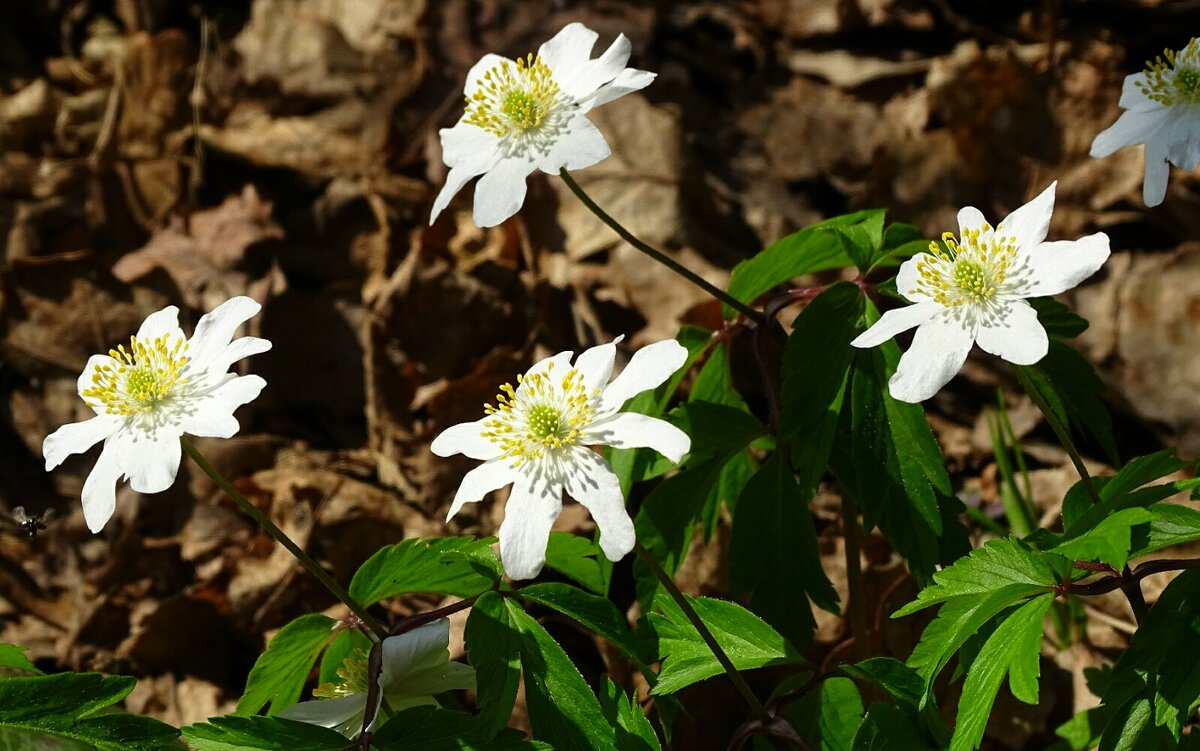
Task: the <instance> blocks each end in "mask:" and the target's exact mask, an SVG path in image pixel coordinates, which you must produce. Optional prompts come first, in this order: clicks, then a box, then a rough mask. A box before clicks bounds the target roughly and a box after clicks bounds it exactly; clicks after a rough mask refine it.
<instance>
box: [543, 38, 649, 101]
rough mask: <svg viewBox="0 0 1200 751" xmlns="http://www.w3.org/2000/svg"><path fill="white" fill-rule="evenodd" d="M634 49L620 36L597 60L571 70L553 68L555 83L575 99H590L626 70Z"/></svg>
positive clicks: (586, 62)
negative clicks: (630, 54) (626, 64)
mask: <svg viewBox="0 0 1200 751" xmlns="http://www.w3.org/2000/svg"><path fill="white" fill-rule="evenodd" d="M632 49H633V45H631V44H630V43H629V39H628V38H627V37H626V36H625V35H624V34H620V35H618V36H617V38H616V40H614V41H613V43H612V44H611V45H609V48H608V49H607V50H605V51H604V54H603V55H601V56H600V57H598V58H596V59H595V60H587V61H585V62H584V63H583V64H581V65H577V66H575V67H573V68H571V69H569V70H563V69H561V68H560V69H555V68H554V67H553V66H551V70H553V71H554V81H555V82H556V83H557V84H558V85H559V87H560V88H561V89H562V91H563V92H564V93H565V94H566V95H567V96H569V97H571V98H573V99H583V98H585V97H589V96H591V95H592V94H594V93H595V92H596V90H597V89H599V88H600V87H601V86H603V85H604V84H606V83H608V82H609V81H612V80H613V79H614V78H616V77H617V76H618V75H620V73H621V71H623V70H625V63H627V62H629V53H630V51H631V50H632Z"/></svg>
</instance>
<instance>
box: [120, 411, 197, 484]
mask: <svg viewBox="0 0 1200 751" xmlns="http://www.w3.org/2000/svg"><path fill="white" fill-rule="evenodd" d="M110 446H111V447H113V448H114V449H115V450H116V451H117V452H118V454H117V463H118V464H119V465H120V467H121V471H122V472H123V473H124V474H125V476H126V477H128V478H129V486H130V487H131V488H133V489H134V490H136V491H137V492H139V493H161V492H162V491H164V490H166V489H167V488H169V487H171V484H172V483H174V482H175V475H177V474H178V473H179V458H180V456H181V454H182V451H183V449H182V447H181V446H180V445H179V431H178V430H172V429H171V426H164V427H162V428H160V429H159V430H157V431H155V432H154V433H147V432H145V431H142V430H138V429H136V428H135V429H131V430H125V431H122V432H120V433H117V434H115V435H114V436H113V437H112V438H111V439H109V440H108V441H106V442H105V444H104V448H105V449H106V450H107V449H108V448H109V447H110Z"/></svg>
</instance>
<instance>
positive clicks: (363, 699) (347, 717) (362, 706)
mask: <svg viewBox="0 0 1200 751" xmlns="http://www.w3.org/2000/svg"><path fill="white" fill-rule="evenodd" d="M366 709H367V696H366V694H352V695H350V696H339V697H337V698H336V699H316V700H313V701H302V702H300V703H299V704H293V705H292V706H290V707H288V708H287V709H285V710H283V711H282V712H280V713H279V714H277V715H275V716H276V717H282V718H283V719H285V720H296V721H297V722H307V723H308V724H309V725H320V726H321V727H323V728H336V727H338V726H339V725H343V724H346V723H348V722H350V721H351V720H353V719H355V718H357V719H358V720H359V722H362V716H363V712H364V711H366Z"/></svg>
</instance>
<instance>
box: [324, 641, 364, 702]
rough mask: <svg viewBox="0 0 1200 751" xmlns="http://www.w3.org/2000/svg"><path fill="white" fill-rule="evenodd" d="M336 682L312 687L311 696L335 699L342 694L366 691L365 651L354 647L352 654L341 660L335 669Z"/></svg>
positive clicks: (356, 693) (348, 694) (347, 694)
mask: <svg viewBox="0 0 1200 751" xmlns="http://www.w3.org/2000/svg"><path fill="white" fill-rule="evenodd" d="M337 674H338V677H339V678H341V680H340V681H338V682H337V683H322V684H321V685H320V686H317V687H316V688H314V689H313V696H315V697H317V698H318V699H337V698H340V697H343V696H355V695H359V694H365V693H367V681H368V679H369V678H370V674H369V672H368V670H367V653H366V652H364V651H363V650H362V649H361V648H358V647H356V648H355V649H354V654H353V655H351V656H349V657H347V658H346V659H345V660H343V661H342V664H341V666H340V667H338V669H337Z"/></svg>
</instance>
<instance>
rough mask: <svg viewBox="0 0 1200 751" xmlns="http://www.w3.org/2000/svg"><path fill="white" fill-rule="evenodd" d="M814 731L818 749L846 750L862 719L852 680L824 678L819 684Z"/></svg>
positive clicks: (852, 741) (847, 750) (860, 704)
mask: <svg viewBox="0 0 1200 751" xmlns="http://www.w3.org/2000/svg"><path fill="white" fill-rule="evenodd" d="M820 696H821V711H820V714H819V716H818V721H817V731H818V735H817V737H818V738H819V742H820V744H821V745H820V749H821V751H850V748H851V746H853V745H854V736H855V734H856V733H858V727H859V725H861V724H862V720H863V705H862V697H861V696H860V695H859V693H858V688H857V687H856V686H855V685H854V681H852V680H850V679H848V678H828V679H826V680H825V682H824V683H822V684H821V693H820Z"/></svg>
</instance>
